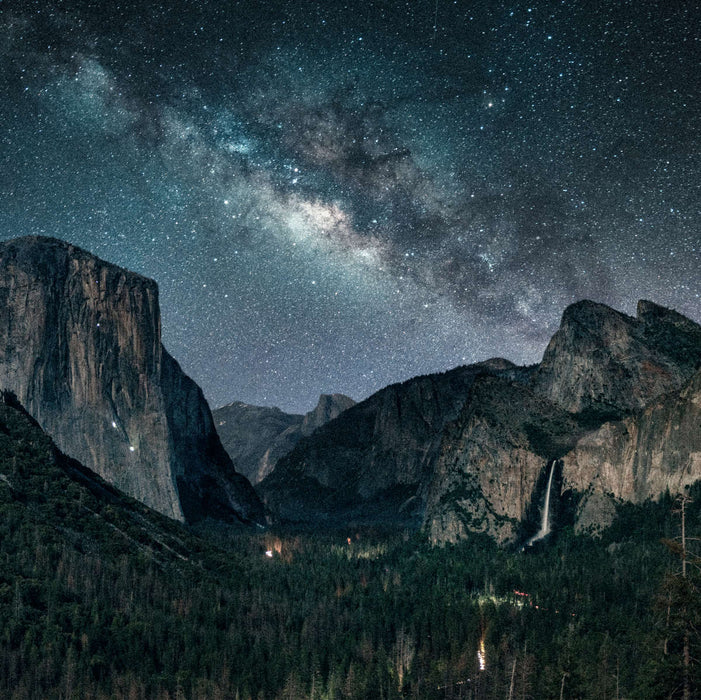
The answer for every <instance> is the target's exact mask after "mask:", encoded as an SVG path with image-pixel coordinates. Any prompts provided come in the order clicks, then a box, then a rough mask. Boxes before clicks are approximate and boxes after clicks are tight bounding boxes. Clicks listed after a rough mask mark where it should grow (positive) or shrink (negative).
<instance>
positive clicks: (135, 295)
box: [0, 237, 263, 520]
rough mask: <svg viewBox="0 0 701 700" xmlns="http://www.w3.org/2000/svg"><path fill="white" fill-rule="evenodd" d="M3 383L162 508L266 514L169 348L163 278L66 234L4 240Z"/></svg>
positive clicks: (87, 458)
mask: <svg viewBox="0 0 701 700" xmlns="http://www.w3.org/2000/svg"><path fill="white" fill-rule="evenodd" d="M0 388H2V389H5V390H9V391H12V392H13V393H14V394H15V395H16V396H17V397H18V399H19V401H20V403H21V404H22V405H23V406H24V407H25V408H26V409H27V411H28V412H29V413H30V414H31V415H32V416H33V417H34V418H35V419H36V420H37V421H38V422H39V424H40V425H41V426H42V428H43V429H44V430H45V431H46V432H47V433H48V434H49V435H50V436H51V437H52V438H53V439H54V441H55V442H56V444H57V445H58V447H59V449H60V450H62V451H63V452H64V453H66V454H67V455H69V456H70V457H73V458H75V459H77V460H78V461H79V462H81V463H83V464H84V465H85V466H87V467H88V468H90V469H92V470H93V471H95V472H97V473H98V474H99V475H100V476H102V477H103V478H105V479H106V480H107V481H109V482H110V483H112V484H114V485H115V486H117V487H118V488H119V489H121V490H122V491H124V492H125V493H127V494H129V495H131V496H133V497H135V498H137V499H138V500H140V501H142V502H143V503H145V504H146V505H149V506H150V507H152V508H154V509H155V510H158V511H160V512H161V513H164V514H166V515H168V516H170V517H172V518H176V519H180V520H183V519H186V520H196V519H198V518H200V517H202V516H203V515H205V514H212V515H215V516H216V517H221V518H234V519H241V520H259V519H262V517H263V511H262V506H261V504H260V502H259V500H258V498H257V497H256V495H255V493H254V492H253V490H252V488H251V486H250V484H249V483H248V482H247V481H246V479H245V478H243V477H242V476H241V475H239V474H237V473H236V472H235V470H234V468H233V465H232V463H231V460H230V459H229V458H228V456H227V455H226V453H225V452H224V450H223V448H222V447H221V443H220V442H219V439H218V437H217V434H216V432H215V430H214V425H213V422H212V417H211V414H210V412H209V408H208V407H207V404H206V402H205V400H204V397H203V395H202V392H201V390H200V389H199V387H197V385H196V384H195V383H194V382H193V381H192V380H191V379H189V377H187V376H186V375H185V374H184V373H183V372H182V370H181V369H180V367H179V366H178V364H177V362H175V360H174V359H173V358H171V357H170V355H168V353H167V352H166V351H165V350H164V349H163V347H162V346H161V322H160V311H159V307H158V288H157V286H156V283H155V282H153V281H152V280H149V279H146V278H144V277H141V276H139V275H137V274H134V273H132V272H128V271H127V270H123V269H121V268H118V267H116V266H114V265H111V264H109V263H106V262H104V261H102V260H99V259H98V258H96V257H95V256H93V255H91V254H89V253H87V252H85V251H83V250H81V249H79V248H76V247H74V246H72V245H69V244H67V243H64V242H63V241H59V240H55V239H50V238H41V237H31V238H22V239H17V240H14V241H10V242H7V243H3V244H0Z"/></svg>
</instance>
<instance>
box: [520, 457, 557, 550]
mask: <svg viewBox="0 0 701 700" xmlns="http://www.w3.org/2000/svg"><path fill="white" fill-rule="evenodd" d="M556 465H557V460H556V459H553V460H552V461H551V462H550V476H549V477H548V486H547V488H546V490H545V505H544V506H543V515H542V516H541V519H540V530H538V532H536V533H535V535H533V537H531V539H529V540H528V542H526V544H525V545H524V548H525V547H530V546H531V545H532V544H533V543H534V542H537V541H538V540H542V539H543V537H545V536H546V535H547V534H549V533H550V487H551V486H552V483H553V474H554V473H555V466H556Z"/></svg>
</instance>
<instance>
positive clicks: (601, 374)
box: [259, 301, 701, 543]
mask: <svg viewBox="0 0 701 700" xmlns="http://www.w3.org/2000/svg"><path fill="white" fill-rule="evenodd" d="M700 368H701V327H700V326H699V325H697V324H696V323H694V322H693V321H690V320H689V319H687V318H685V317H684V316H681V315H680V314H678V313H676V312H674V311H671V310H669V309H665V308H663V307H660V306H657V305H655V304H653V303H652V302H648V301H641V302H639V304H638V309H637V316H636V317H635V318H632V317H629V316H626V315H625V314H622V313H620V312H618V311H615V310H613V309H611V308H609V307H607V306H604V305H602V304H596V303H593V302H590V301H583V302H579V303H577V304H573V305H572V306H570V307H569V308H568V309H566V311H565V312H564V314H563V318H562V324H561V327H560V329H559V330H558V332H557V333H556V334H555V336H554V337H553V338H552V340H551V342H550V344H549V345H548V347H547V349H546V351H545V354H544V356H543V360H542V362H541V363H540V364H539V365H537V366H535V367H531V368H518V367H515V366H514V365H511V364H510V363H508V362H506V361H505V360H493V361H489V362H487V363H482V364H480V365H473V366H471V367H462V368H458V369H456V370H453V371H451V372H447V373H445V374H443V375H431V376H427V377H418V378H416V379H412V380H409V381H408V382H405V383H403V384H398V385H394V386H391V387H387V388H386V389H383V390H381V391H380V392H378V393H377V394H375V395H374V396H371V397H370V398H369V399H367V400H366V401H363V402H362V403H360V404H358V405H357V406H355V407H353V408H352V409H350V410H347V411H346V412H345V413H343V414H342V415H341V416H340V417H339V418H338V419H337V420H335V421H332V422H331V423H329V424H328V425H326V426H324V427H322V428H321V429H319V430H317V431H316V432H315V433H314V434H313V435H311V436H310V437H309V438H306V439H303V440H301V441H300V442H299V444H298V445H297V447H296V448H295V449H294V450H293V451H292V452H291V453H290V454H289V455H287V456H286V457H285V458H283V459H281V460H280V461H279V462H278V464H277V466H276V467H275V469H274V470H273V471H272V473H271V474H270V475H269V476H268V477H267V478H265V479H264V480H263V481H262V482H261V484H260V486H259V489H260V493H261V494H262V495H263V498H264V500H265V501H266V503H267V504H268V505H269V507H270V508H271V509H272V510H273V512H277V513H278V514H279V515H280V516H282V517H283V518H288V519H290V520H295V521H305V520H312V521H318V520H320V519H334V518H335V519H336V520H337V521H338V522H348V521H349V520H354V519H357V520H363V519H365V520H370V521H373V522H377V521H382V520H383V519H386V520H389V521H391V522H394V523H405V524H413V525H416V526H419V525H422V526H423V527H424V529H425V531H426V532H427V534H428V536H429V537H430V538H431V539H432V540H433V541H434V542H436V543H439V542H447V541H457V540H459V539H461V538H464V537H467V536H469V534H470V533H472V532H486V533H488V534H490V535H492V536H495V537H496V538H497V539H499V540H500V541H502V542H507V541H513V540H515V539H516V538H517V537H521V536H524V535H525V536H527V535H528V534H534V533H535V532H536V530H537V529H538V525H539V519H540V514H541V511H542V505H543V503H544V500H545V492H546V490H547V483H548V471H549V470H548V465H549V464H553V463H555V464H556V465H557V466H556V468H555V471H554V472H553V474H554V476H555V478H554V479H553V486H552V491H551V494H550V495H551V503H552V508H553V510H554V513H555V515H558V513H563V514H564V513H575V515H573V516H572V517H574V518H576V523H575V525H576V526H577V527H579V528H580V529H581V528H586V527H589V526H596V525H602V524H606V522H609V521H610V519H611V517H612V516H613V513H614V503H615V501H616V499H625V500H630V501H641V500H644V499H645V498H648V497H656V496H658V495H659V494H661V493H663V492H664V491H665V490H666V489H667V488H669V489H670V491H672V492H678V491H679V490H680V489H681V488H683V487H684V486H685V485H686V484H689V483H692V482H694V481H696V480H698V479H701V447H700V442H699V441H700V440H701V421H700V419H699V406H700V405H701V399H700V398H699V384H700V382H701V379H700V378H699V372H700V371H701V370H700ZM578 499H579V500H578ZM577 504H579V507H578V510H577ZM563 517H564V516H563ZM567 517H569V515H568V516H567ZM534 523H535V529H532V526H533V525H534ZM529 528H531V530H529Z"/></svg>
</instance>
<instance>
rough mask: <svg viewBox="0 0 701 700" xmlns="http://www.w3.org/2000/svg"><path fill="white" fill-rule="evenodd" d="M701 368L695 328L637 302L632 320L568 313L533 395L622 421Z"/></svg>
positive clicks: (589, 308) (585, 311) (598, 309)
mask: <svg viewBox="0 0 701 700" xmlns="http://www.w3.org/2000/svg"><path fill="white" fill-rule="evenodd" d="M700 361H701V327H700V326H698V325H697V324H696V323H694V322H693V321H691V320H689V319H688V318H686V317H684V316H682V315H681V314H678V313H677V312H676V311H672V310H670V309H665V308H664V307H661V306H658V305H656V304H653V303H652V302H650V301H640V302H638V309H637V318H632V317H630V316H626V315H625V314H622V313H620V312H618V311H615V310H614V309H611V308H609V307H608V306H605V305H604V304H596V303H594V302H591V301H581V302H578V303H576V304H572V305H571V306H569V307H568V308H567V309H566V310H565V312H564V314H563V316H562V323H561V325H560V328H559V330H558V331H557V333H555V335H554V336H553V338H552V340H551V341H550V343H549V345H548V347H547V349H546V350H545V354H544V355H543V360H542V362H541V363H540V365H539V367H538V370H537V372H536V373H535V374H534V377H533V383H532V386H533V389H534V391H536V393H539V394H543V395H544V396H546V397H547V398H549V399H550V400H551V401H554V402H555V403H558V404H560V405H561V406H562V407H563V408H566V409H567V410H568V411H572V412H580V411H587V412H588V413H589V414H590V415H592V417H593V419H596V418H597V417H598V418H600V419H607V418H621V417H623V416H624V415H627V414H629V413H631V412H632V411H634V410H636V409H639V408H642V407H643V406H645V405H646V404H647V403H648V402H650V401H651V400H652V399H654V398H655V397H657V396H659V395H660V394H664V393H666V392H668V391H672V390H674V389H678V388H679V387H680V386H682V384H684V382H686V381H687V380H688V379H689V377H690V376H691V375H692V374H693V372H694V371H695V370H696V369H697V367H698V366H699V362H700Z"/></svg>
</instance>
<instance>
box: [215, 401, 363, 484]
mask: <svg viewBox="0 0 701 700" xmlns="http://www.w3.org/2000/svg"><path fill="white" fill-rule="evenodd" d="M353 405H355V401H353V399H351V398H350V397H349V396H344V395H343V394H322V395H321V396H320V397H319V402H318V404H317V405H316V408H314V409H313V410H312V411H309V413H307V414H305V415H299V414H293V413H284V412H283V411H281V410H280V409H279V408H268V407H267V406H251V405H249V404H245V403H241V402H240V401H235V402H234V403H230V404H228V405H227V406H222V408H217V409H215V410H214V411H213V412H212V415H213V417H214V422H215V425H216V427H217V432H218V433H219V437H220V438H221V441H222V445H223V446H224V449H225V450H226V451H227V452H228V454H229V456H230V457H231V459H232V460H234V463H235V464H236V466H237V468H238V470H239V471H240V472H241V473H242V474H243V475H244V476H246V478H248V479H249V480H250V482H251V483H252V484H258V483H259V482H260V481H262V480H263V479H264V478H265V477H266V476H267V475H268V474H269V473H270V472H271V471H272V470H273V468H274V467H275V465H276V464H277V461H278V460H279V459H280V458H282V457H284V456H285V455H286V454H288V453H289V452H291V451H292V449H293V448H294V446H295V445H296V444H297V443H298V442H299V441H300V440H301V439H302V437H304V436H305V435H311V434H312V433H313V432H314V431H315V430H316V429H317V428H320V427H321V426H322V425H324V424H325V423H328V422H329V421H331V420H333V419H334V418H336V416H338V415H339V414H340V413H342V412H343V411H345V410H346V409H347V408H350V407H351V406H353Z"/></svg>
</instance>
